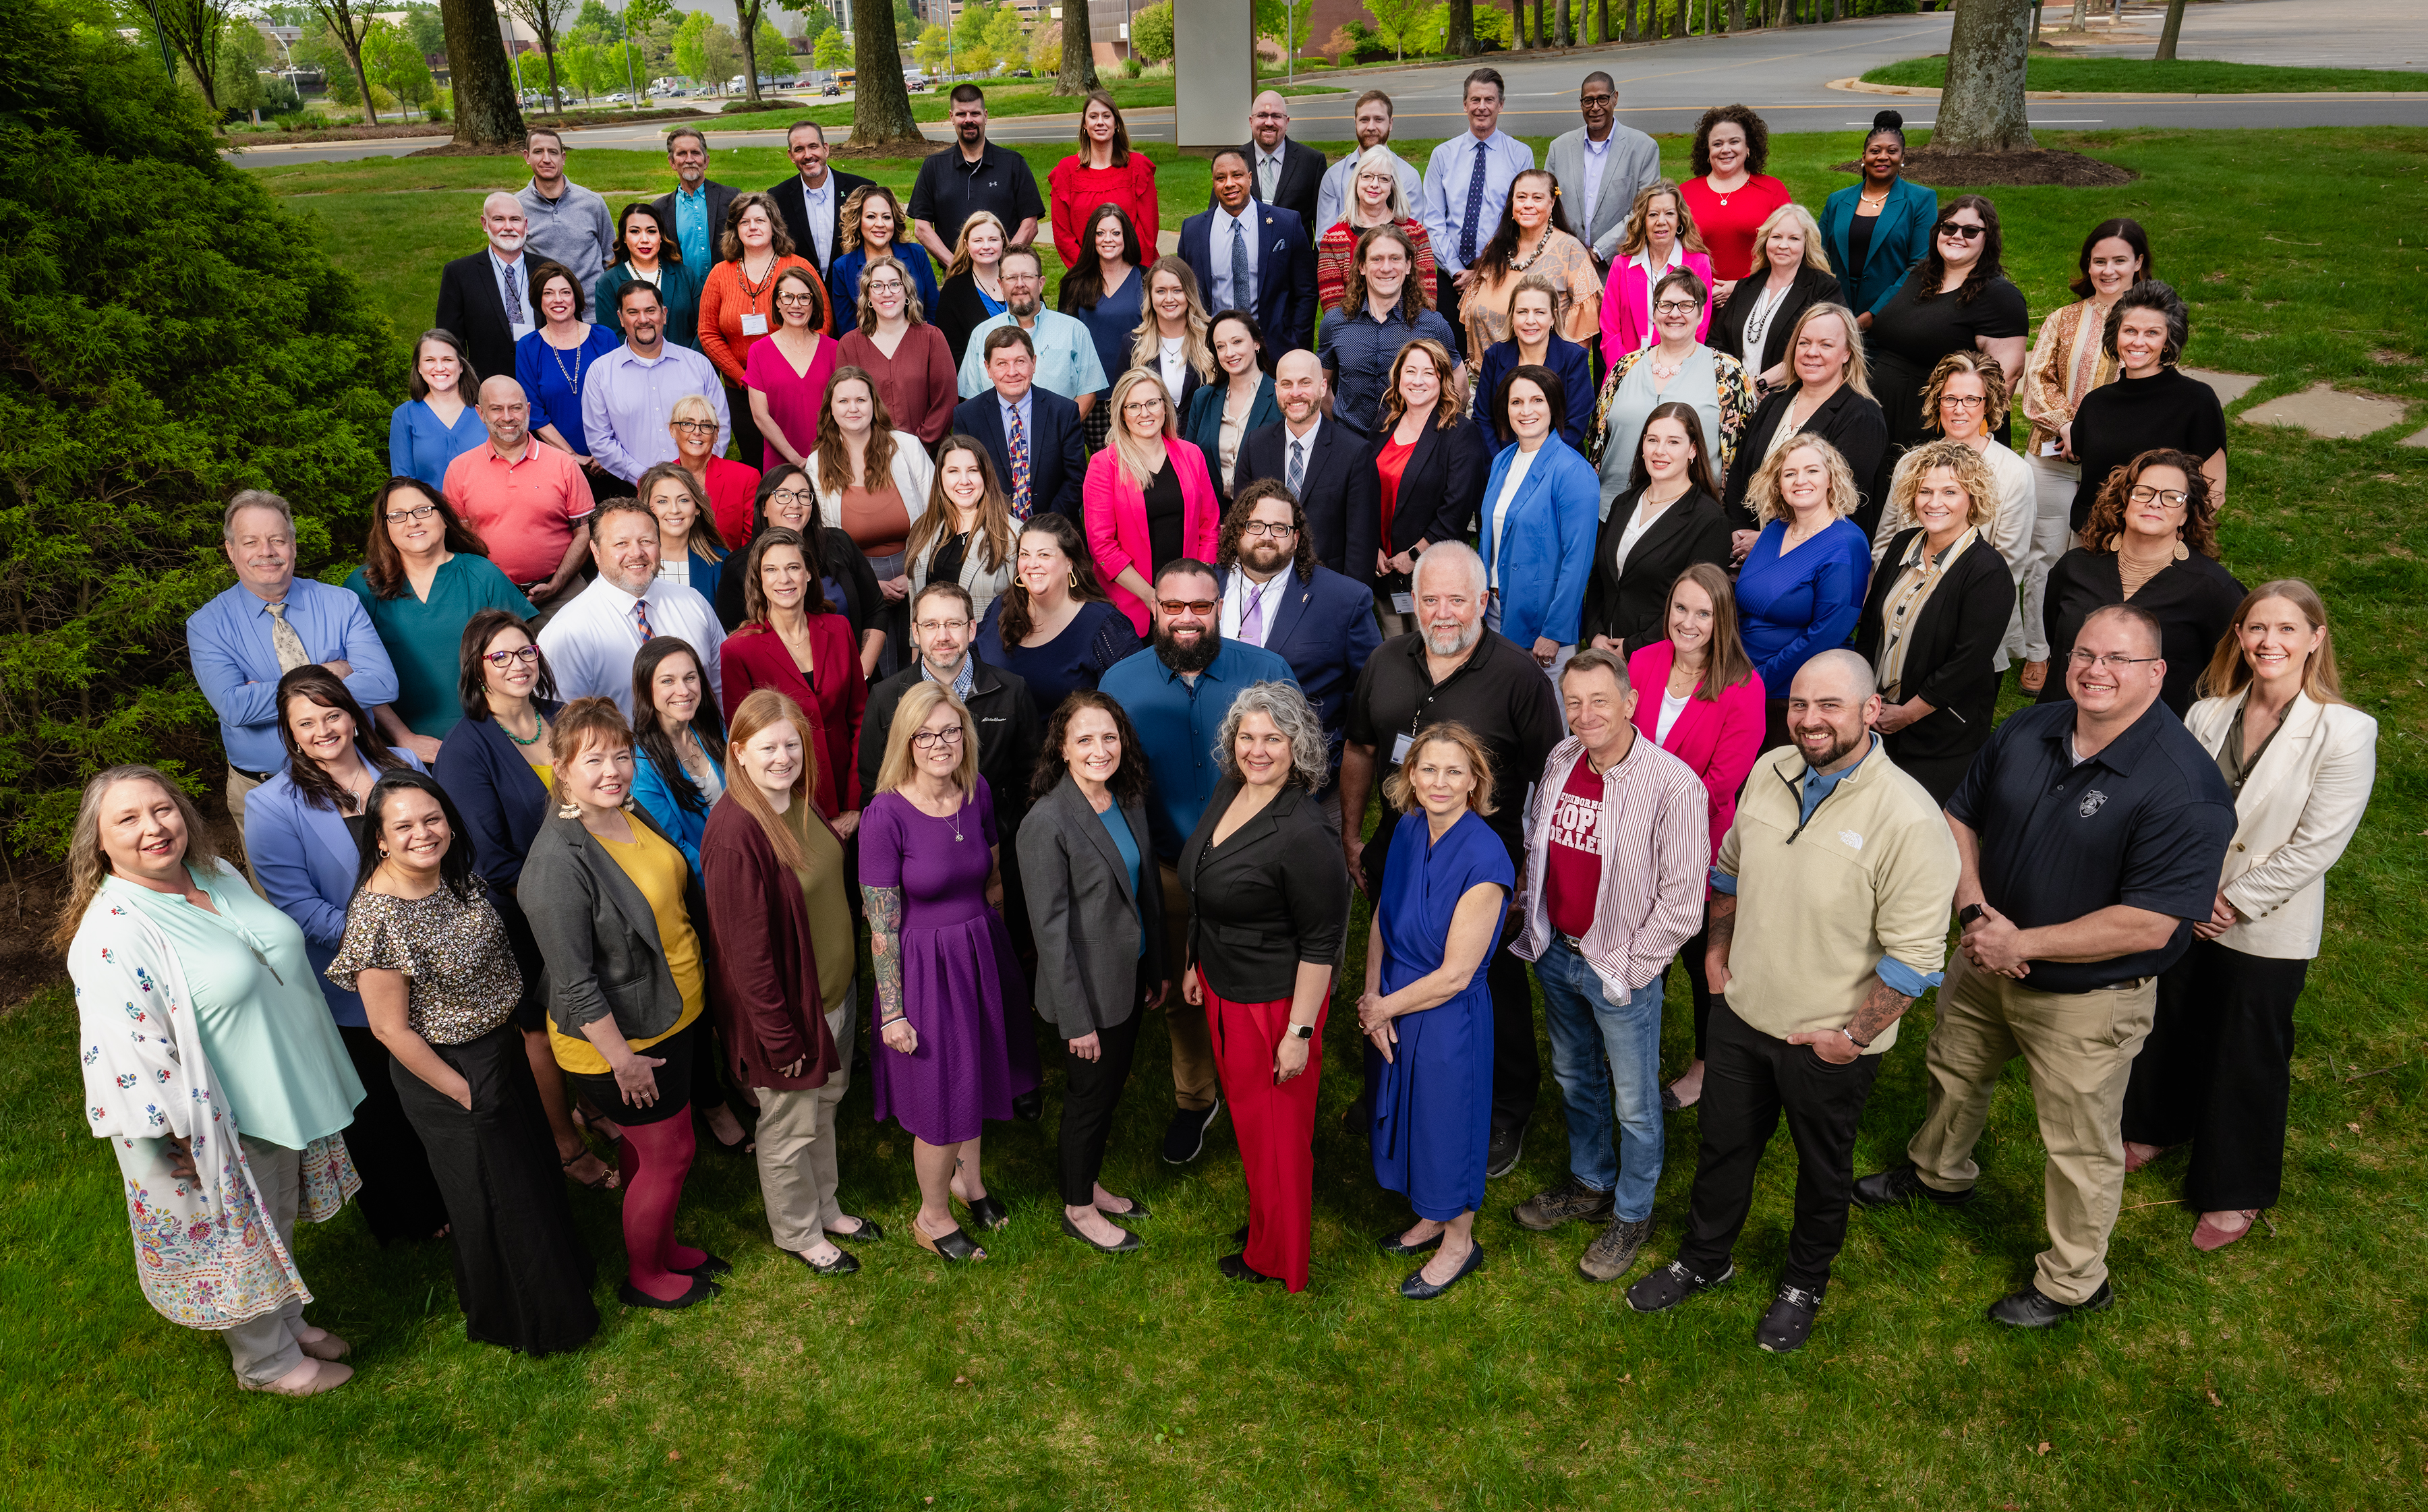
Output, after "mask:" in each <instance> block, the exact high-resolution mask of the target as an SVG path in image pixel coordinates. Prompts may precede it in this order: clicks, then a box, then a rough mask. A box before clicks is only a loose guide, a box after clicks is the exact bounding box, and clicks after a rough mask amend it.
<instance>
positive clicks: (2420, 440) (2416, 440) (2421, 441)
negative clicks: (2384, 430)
mask: <svg viewBox="0 0 2428 1512" xmlns="http://www.w3.org/2000/svg"><path fill="white" fill-rule="evenodd" d="M2403 445H2404V446H2428V429H2422V430H2418V431H2414V432H2412V433H2411V434H2410V435H2409V436H2404V437H2403Z"/></svg>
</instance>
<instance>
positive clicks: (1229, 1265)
mask: <svg viewBox="0 0 2428 1512" xmlns="http://www.w3.org/2000/svg"><path fill="white" fill-rule="evenodd" d="M1215 1269H1216V1270H1219V1271H1221V1272H1222V1274H1224V1275H1227V1276H1229V1277H1230V1278H1231V1279H1232V1280H1234V1281H1278V1280H1280V1279H1281V1277H1280V1276H1277V1275H1267V1274H1265V1273H1264V1272H1262V1271H1259V1270H1257V1269H1256V1268H1255V1266H1253V1265H1250V1264H1249V1263H1248V1257H1246V1256H1245V1255H1225V1256H1223V1257H1222V1259H1221V1260H1219V1261H1217V1262H1216V1264H1215Z"/></svg>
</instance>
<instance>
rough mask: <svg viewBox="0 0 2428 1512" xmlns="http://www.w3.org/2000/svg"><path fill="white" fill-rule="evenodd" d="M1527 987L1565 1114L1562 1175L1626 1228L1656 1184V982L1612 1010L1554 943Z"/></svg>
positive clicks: (1581, 964)
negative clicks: (1546, 1028)
mask: <svg viewBox="0 0 2428 1512" xmlns="http://www.w3.org/2000/svg"><path fill="white" fill-rule="evenodd" d="M1534 979H1535V980H1536V981H1537V982H1540V983H1541V984H1542V987H1543V1017H1544V1018H1546V1019H1547V1020H1549V1021H1550V1027H1551V1075H1552V1076H1555V1077H1557V1078H1558V1080H1559V1083H1560V1095H1561V1097H1562V1098H1563V1099H1564V1100H1565V1101H1566V1102H1567V1112H1568V1170H1569V1171H1570V1173H1572V1174H1573V1175H1575V1176H1576V1178H1577V1179H1578V1180H1579V1181H1582V1182H1583V1183H1584V1184H1585V1185H1586V1186H1588V1187H1591V1188H1593V1189H1594V1190H1595V1191H1596V1192H1611V1193H1613V1196H1614V1201H1615V1204H1616V1209H1617V1214H1618V1216H1619V1218H1620V1219H1622V1220H1624V1221H1625V1222H1628V1223H1634V1222H1637V1221H1639V1220H1641V1219H1646V1218H1649V1217H1651V1216H1652V1189H1653V1188H1654V1187H1655V1186H1657V1185H1658V1184H1659V1183H1660V1180H1661V1156H1662V1130H1661V983H1662V978H1659V977H1655V978H1653V979H1652V980H1650V981H1649V982H1647V983H1645V984H1644V985H1643V986H1642V987H1639V988H1637V989H1636V990H1635V992H1634V993H1633V994H1632V995H1630V996H1628V997H1625V998H1622V999H1620V1000H1618V1001H1616V1002H1613V1001H1612V1000H1611V996H1610V993H1609V990H1608V989H1606V988H1605V987H1603V985H1602V981H1601V978H1600V977H1598V976H1596V975H1595V974H1594V969H1593V967H1592V966H1591V965H1589V964H1587V963H1586V961H1585V959H1584V957H1583V956H1581V955H1578V954H1577V953H1576V951H1574V950H1573V949H1571V948H1569V946H1568V945H1567V942H1566V941H1565V940H1560V939H1557V938H1554V939H1553V940H1552V941H1551V947H1550V949H1549V950H1546V951H1544V952H1543V959H1542V960H1540V961H1536V962H1535V963H1534ZM1605 1057H1607V1058H1608V1061H1609V1063H1608V1066H1607V1067H1605V1066H1604V1064H1603V1060H1604V1058H1605ZM1614 1123H1616V1125H1617V1126H1618V1149H1617V1152H1616V1156H1614V1155H1613V1153H1612V1150H1611V1126H1612V1125H1613V1124H1614Z"/></svg>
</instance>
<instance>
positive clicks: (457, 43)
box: [438, 0, 523, 151]
mask: <svg viewBox="0 0 2428 1512" xmlns="http://www.w3.org/2000/svg"><path fill="white" fill-rule="evenodd" d="M438 14H439V19H440V20H442V21H444V22H445V23H446V24H447V77H448V89H449V90H450V91H451V93H452V94H453V95H454V97H455V99H454V104H455V110H454V115H455V145H456V146H458V147H480V148H487V149H489V150H491V151H496V150H498V149H500V148H505V147H510V146H519V145H521V143H522V140H523V107H522V97H521V95H520V94H519V93H517V90H516V89H515V80H514V73H513V65H512V64H511V63H510V62H508V60H507V58H506V50H505V47H504V45H503V44H502V43H501V42H500V41H499V38H498V9H497V7H496V6H495V5H494V4H493V3H492V0H439V8H438Z"/></svg>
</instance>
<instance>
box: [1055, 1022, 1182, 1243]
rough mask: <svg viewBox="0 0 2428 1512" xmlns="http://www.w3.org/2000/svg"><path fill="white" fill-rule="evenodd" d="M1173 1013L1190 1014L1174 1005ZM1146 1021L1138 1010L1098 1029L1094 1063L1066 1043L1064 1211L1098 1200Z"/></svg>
mask: <svg viewBox="0 0 2428 1512" xmlns="http://www.w3.org/2000/svg"><path fill="white" fill-rule="evenodd" d="M1132 995H1133V996H1135V995H1136V994H1132ZM1171 1011H1173V1012H1184V1011H1187V1010H1186V1008H1185V1007H1184V1006H1183V1005H1181V1004H1177V1003H1175V1004H1173V1005H1172V1009H1171ZM1145 1017H1146V1013H1145V1011H1144V1010H1142V1009H1140V1008H1138V1007H1136V1006H1133V1007H1132V1008H1131V1010H1130V1016H1129V1017H1127V1018H1125V1019H1124V1020H1122V1021H1121V1022H1120V1023H1119V1024H1116V1025H1113V1026H1112V1027H1109V1028H1103V1029H1098V1030H1097V1031H1096V1042H1097V1057H1096V1059H1095V1060H1081V1059H1079V1058H1078V1057H1077V1056H1075V1055H1073V1054H1072V1053H1071V1044H1070V1042H1069V1041H1068V1040H1065V1041H1063V1042H1062V1076H1063V1084H1062V1129H1061V1133H1060V1135H1059V1137H1058V1145H1059V1149H1058V1157H1059V1164H1060V1170H1061V1183H1062V1203H1063V1206H1065V1207H1069V1208H1084V1207H1086V1206H1088V1204H1090V1203H1091V1202H1093V1201H1094V1200H1095V1196H1096V1178H1097V1177H1098V1176H1099V1175H1103V1174H1104V1170H1105V1142H1106V1141H1107V1140H1108V1139H1110V1138H1111V1136H1112V1132H1113V1109H1116V1108H1118V1107H1119V1106H1120V1105H1121V1100H1122V1089H1123V1088H1124V1087H1125V1086H1127V1085H1128V1084H1129V1079H1130V1059H1131V1057H1132V1056H1134V1055H1135V1054H1136V1053H1137V1051H1138V1037H1139V1021H1140V1020H1141V1019H1143V1018H1145Z"/></svg>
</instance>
